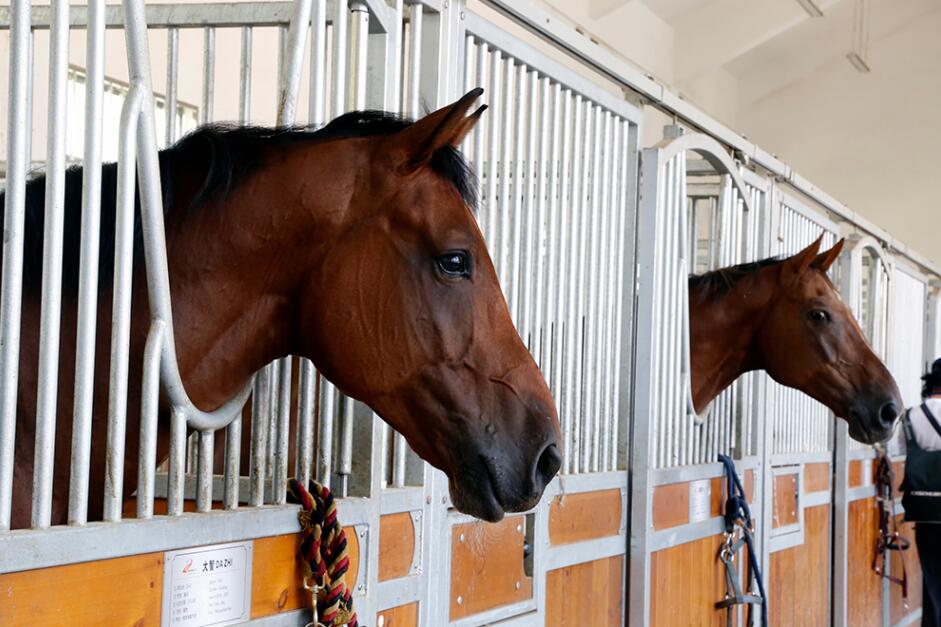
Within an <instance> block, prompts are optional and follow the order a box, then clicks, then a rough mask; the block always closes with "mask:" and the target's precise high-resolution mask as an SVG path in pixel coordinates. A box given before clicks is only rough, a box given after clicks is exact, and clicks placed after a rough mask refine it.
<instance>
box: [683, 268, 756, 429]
mask: <svg viewBox="0 0 941 627" xmlns="http://www.w3.org/2000/svg"><path fill="white" fill-rule="evenodd" d="M761 274H762V272H761V271H759V272H757V273H756V276H754V277H746V278H743V279H741V280H740V281H739V282H737V283H736V284H735V285H733V286H732V288H731V289H730V290H729V291H728V292H726V293H724V294H722V295H720V296H718V297H715V296H713V295H712V294H711V293H710V290H709V289H708V287H706V288H702V287H693V286H691V287H690V292H689V335H690V365H691V369H692V373H691V379H692V381H691V383H692V393H693V404H694V405H695V406H696V410H697V411H702V410H704V409H705V408H706V406H707V405H708V404H709V403H710V402H712V400H713V399H714V398H715V397H716V396H718V395H719V394H720V393H721V392H722V391H723V390H724V389H725V388H727V387H728V386H729V385H731V384H732V382H733V381H735V379H737V378H738V377H740V376H741V375H743V374H744V373H746V372H749V371H751V370H756V369H759V368H761V367H762V366H761V363H760V356H759V352H758V350H757V346H756V338H757V335H758V331H759V329H760V328H761V325H762V323H763V321H764V318H765V316H764V313H765V311H767V309H768V307H769V305H770V304H771V299H772V296H771V294H770V292H769V290H767V289H766V288H764V287H763V286H762V284H761V280H760V278H759V275H761Z"/></svg>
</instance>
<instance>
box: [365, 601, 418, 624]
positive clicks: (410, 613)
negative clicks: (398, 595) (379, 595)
mask: <svg viewBox="0 0 941 627" xmlns="http://www.w3.org/2000/svg"><path fill="white" fill-rule="evenodd" d="M354 607H355V605H354ZM376 625H377V627H418V603H417V602H416V603H408V604H407V605H398V606H396V607H390V608H389V609H387V610H382V611H380V612H379V614H377V615H376Z"/></svg>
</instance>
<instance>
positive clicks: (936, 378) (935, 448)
mask: <svg viewBox="0 0 941 627" xmlns="http://www.w3.org/2000/svg"><path fill="white" fill-rule="evenodd" d="M922 381H923V382H924V385H923V387H922V392H921V396H922V403H921V405H920V406H918V407H912V408H910V409H909V410H908V411H906V412H905V417H904V419H903V420H902V426H903V429H904V433H905V445H906V455H907V457H906V459H905V480H904V481H903V482H902V492H903V495H902V505H903V507H904V508H905V520H907V521H910V522H914V523H915V543H916V545H917V546H918V558H919V560H921V573H922V575H921V580H922V619H921V624H922V626H923V627H941V359H936V360H935V362H934V363H933V364H932V365H931V371H930V372H928V373H927V374H925V375H924V376H923V377H922Z"/></svg>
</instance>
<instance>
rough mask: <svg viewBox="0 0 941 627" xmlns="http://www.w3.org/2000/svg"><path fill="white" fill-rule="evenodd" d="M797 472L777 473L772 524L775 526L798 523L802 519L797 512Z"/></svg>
mask: <svg viewBox="0 0 941 627" xmlns="http://www.w3.org/2000/svg"><path fill="white" fill-rule="evenodd" d="M797 488H798V485H797V473H793V474H792V473H788V474H785V475H775V477H774V487H773V488H772V489H773V490H774V494H773V495H772V497H773V499H772V500H773V505H774V506H773V508H772V511H771V526H772V527H774V528H777V527H784V526H786V525H796V524H797V523H798V522H799V521H800V519H799V517H798V514H797V510H798V503H797Z"/></svg>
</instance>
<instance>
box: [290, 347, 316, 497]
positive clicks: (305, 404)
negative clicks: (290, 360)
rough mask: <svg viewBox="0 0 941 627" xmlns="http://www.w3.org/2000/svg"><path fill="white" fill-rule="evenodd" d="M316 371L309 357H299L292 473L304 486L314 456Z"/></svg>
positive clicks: (309, 473)
mask: <svg viewBox="0 0 941 627" xmlns="http://www.w3.org/2000/svg"><path fill="white" fill-rule="evenodd" d="M316 377H317V372H316V371H315V370H314V364H312V363H311V362H310V360H309V359H301V373H300V377H299V378H298V390H297V453H296V460H295V464H294V475H295V477H297V480H298V481H299V482H300V483H301V485H303V486H306V485H307V482H308V481H309V480H310V478H311V462H312V461H313V457H314V410H315V405H314V403H315V399H316V390H315V386H316V383H317V379H316Z"/></svg>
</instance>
